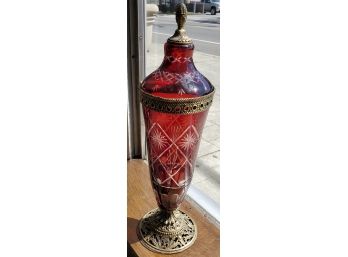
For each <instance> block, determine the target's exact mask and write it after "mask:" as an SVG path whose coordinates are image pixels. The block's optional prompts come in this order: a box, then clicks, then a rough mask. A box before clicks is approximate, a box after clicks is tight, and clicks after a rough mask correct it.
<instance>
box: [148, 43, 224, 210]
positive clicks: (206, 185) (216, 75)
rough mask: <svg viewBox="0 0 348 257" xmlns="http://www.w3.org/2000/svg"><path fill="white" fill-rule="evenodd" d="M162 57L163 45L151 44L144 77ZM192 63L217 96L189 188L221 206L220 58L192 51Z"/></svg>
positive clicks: (157, 65)
mask: <svg viewBox="0 0 348 257" xmlns="http://www.w3.org/2000/svg"><path fill="white" fill-rule="evenodd" d="M163 55H164V51H163V44H159V43H152V45H151V46H150V48H149V52H148V53H147V54H146V74H150V73H151V72H152V71H154V70H155V69H157V68H158V67H159V65H160V64H161V63H162V59H163ZM193 61H194V63H195V66H196V68H197V69H198V70H199V71H200V72H201V73H202V74H203V75H204V76H205V77H207V78H208V79H209V81H210V82H211V83H212V84H213V85H214V87H215V90H216V93H215V96H214V100H213V105H212V106H211V107H210V110H209V114H208V118H207V122H206V124H205V127H204V130H203V135H202V139H201V143H200V148H199V152H198V157H197V161H196V167H195V172H194V176H193V181H192V185H193V186H195V187H196V188H198V189H199V190H200V191H202V192H204V193H205V194H206V195H207V196H208V197H210V198H211V199H212V200H214V201H215V202H216V203H217V204H220V56H215V55H209V54H205V53H202V52H199V51H197V49H195V51H194V54H193Z"/></svg>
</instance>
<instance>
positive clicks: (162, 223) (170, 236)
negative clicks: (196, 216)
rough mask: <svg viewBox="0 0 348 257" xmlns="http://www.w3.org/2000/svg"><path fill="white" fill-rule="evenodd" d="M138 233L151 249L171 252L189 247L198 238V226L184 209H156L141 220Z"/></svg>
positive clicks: (142, 241) (144, 243) (141, 240)
mask: <svg viewBox="0 0 348 257" xmlns="http://www.w3.org/2000/svg"><path fill="white" fill-rule="evenodd" d="M137 233H138V237H139V239H140V242H141V243H142V244H143V245H144V246H145V247H146V248H148V249H149V250H152V251H155V252H160V253H167V254H170V253H178V252H181V251H184V250H185V249H187V248H189V247H190V246H191V245H192V244H193V242H194V241H195V240H196V237H197V227H196V224H195V223H194V221H193V220H192V219H191V218H190V217H189V216H188V215H187V214H186V213H184V212H183V211H180V210H175V211H173V212H166V211H164V210H161V209H154V210H152V211H150V212H148V213H147V214H145V216H144V217H143V218H142V219H141V220H140V222H139V224H138V229H137Z"/></svg>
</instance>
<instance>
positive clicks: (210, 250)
mask: <svg viewBox="0 0 348 257" xmlns="http://www.w3.org/2000/svg"><path fill="white" fill-rule="evenodd" d="M127 169H128V176H127V204H128V210H127V214H128V215H127V216H128V217H127V240H128V245H129V247H130V248H131V249H132V250H133V253H132V254H133V255H134V254H135V255H136V256H140V257H157V256H167V255H164V254H160V253H154V252H152V251H149V250H147V249H146V248H145V247H144V246H143V245H142V244H141V243H140V242H139V240H138V237H137V233H136V227H137V224H138V221H139V220H140V219H141V218H142V217H143V216H144V214H145V213H147V212H148V211H150V210H152V209H154V208H156V207H157V204H156V200H155V195H154V193H153V191H152V187H151V181H150V174H149V170H148V166H147V165H146V163H145V162H144V161H143V160H129V161H128V168H127ZM180 209H181V210H183V211H185V212H186V213H187V214H189V215H190V217H191V218H193V219H194V221H195V222H196V225H197V231H198V236H197V239H196V241H195V243H194V244H193V245H192V246H191V247H190V248H188V249H187V250H185V251H184V252H181V253H177V254H174V255H173V256H177V257H181V256H186V257H187V256H190V257H196V256H197V257H202V256H207V257H218V256H219V255H220V230H219V227H218V226H216V224H214V223H213V222H211V221H210V220H209V219H208V217H207V215H206V214H205V213H204V212H202V210H200V208H197V206H196V205H195V204H194V203H193V202H190V201H188V200H185V201H184V202H183V203H182V205H181V207H180Z"/></svg>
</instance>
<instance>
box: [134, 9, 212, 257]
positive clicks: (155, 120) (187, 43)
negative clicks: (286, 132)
mask: <svg viewBox="0 0 348 257" xmlns="http://www.w3.org/2000/svg"><path fill="white" fill-rule="evenodd" d="M185 12H186V8H185V7H184V5H183V4H181V5H179V7H177V14H176V18H177V23H178V29H177V31H176V32H175V34H174V35H173V37H171V38H169V39H168V41H167V42H166V43H165V45H164V59H163V62H162V64H161V65H160V67H159V68H158V69H157V70H155V71H154V72H152V73H151V74H150V75H149V76H147V77H146V78H145V79H144V81H143V82H142V84H141V100H142V105H143V114H144V120H145V129H146V142H147V149H148V161H149V169H150V174H151V183H152V188H153V190H154V194H155V197H156V200H157V204H158V207H159V208H158V209H157V210H155V211H151V212H150V213H148V214H147V215H145V216H144V218H143V219H142V220H141V222H140V224H139V227H138V234H139V237H140V239H141V242H142V243H143V244H144V245H145V246H146V247H147V248H149V249H151V250H155V251H159V252H163V253H175V252H178V251H182V250H184V249H186V248H187V247H189V246H190V245H192V243H193V241H194V240H195V238H196V227H195V224H194V221H193V220H192V219H191V218H190V217H189V216H188V215H187V214H185V213H183V212H182V211H179V209H178V208H179V206H180V204H181V203H182V202H183V200H184V198H185V195H186V193H187V190H188V188H189V186H190V183H191V181H192V177H193V173H194V167H195V161H196V157H197V153H198V149H199V143H200V139H201V135H202V131H203V127H204V124H205V121H206V118H207V114H208V110H209V107H210V105H211V104H212V99H213V94H214V87H213V86H212V84H211V83H210V82H209V80H208V79H207V78H205V77H204V76H203V75H202V74H201V73H200V72H199V71H198V70H197V69H196V67H195V65H194V63H193V58H192V56H193V52H194V45H193V43H192V41H191V40H190V39H189V38H188V37H187V36H186V32H185V30H184V29H183V24H184V22H185V20H186V16H185Z"/></svg>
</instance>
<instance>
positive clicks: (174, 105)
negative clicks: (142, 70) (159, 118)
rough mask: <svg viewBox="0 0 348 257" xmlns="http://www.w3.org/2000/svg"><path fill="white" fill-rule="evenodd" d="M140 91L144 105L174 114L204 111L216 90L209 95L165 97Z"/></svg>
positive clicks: (210, 102)
mask: <svg viewBox="0 0 348 257" xmlns="http://www.w3.org/2000/svg"><path fill="white" fill-rule="evenodd" d="M140 93H141V102H142V104H143V106H144V107H147V108H149V109H152V110H155V111H157V112H164V113H172V114H193V113H198V112H203V111H205V110H207V109H208V108H209V107H210V106H211V104H212V102H213V96H214V93H215V90H213V91H212V92H211V93H209V94H207V95H204V96H199V97H192V98H164V97H159V96H153V95H151V94H149V93H146V92H144V91H143V90H141V91H140Z"/></svg>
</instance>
